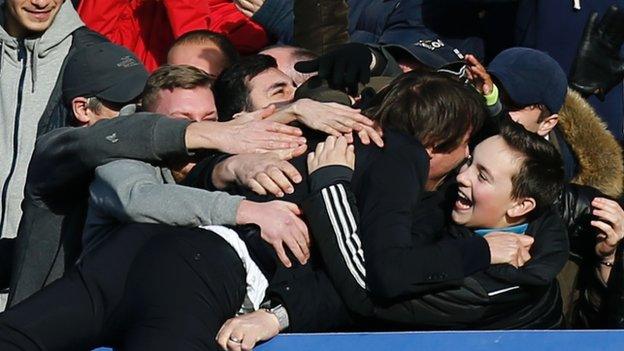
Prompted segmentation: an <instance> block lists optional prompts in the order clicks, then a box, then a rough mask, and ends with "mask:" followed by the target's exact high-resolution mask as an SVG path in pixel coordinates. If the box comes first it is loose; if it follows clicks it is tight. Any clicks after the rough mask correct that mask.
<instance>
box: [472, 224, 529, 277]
mask: <svg viewBox="0 0 624 351" xmlns="http://www.w3.org/2000/svg"><path fill="white" fill-rule="evenodd" d="M484 238H485V240H486V241H487V243H488V245H489V247H490V263H491V264H505V263H506V264H510V265H512V266H514V267H516V268H519V267H522V266H524V264H525V263H526V262H527V261H528V260H530V259H531V255H530V254H529V250H530V249H531V245H533V238H532V237H530V236H528V235H519V234H514V233H504V232H492V233H489V234H487V235H485V236H484Z"/></svg>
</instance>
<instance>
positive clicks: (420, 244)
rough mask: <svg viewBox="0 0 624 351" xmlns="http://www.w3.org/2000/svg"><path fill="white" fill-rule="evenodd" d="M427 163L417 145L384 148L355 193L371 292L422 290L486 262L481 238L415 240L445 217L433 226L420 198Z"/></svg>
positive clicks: (485, 247) (395, 294) (486, 250)
mask: <svg viewBox="0 0 624 351" xmlns="http://www.w3.org/2000/svg"><path fill="white" fill-rule="evenodd" d="M428 162H429V161H428V155H427V154H426V152H425V151H424V149H422V147H420V148H415V147H413V146H412V145H409V146H404V147H401V148H395V149H394V150H386V154H385V155H384V156H383V157H380V158H379V159H378V160H377V161H376V162H375V164H373V165H372V167H370V169H368V170H367V173H366V176H365V179H364V182H363V184H362V185H361V187H360V191H357V192H356V197H357V200H358V209H359V210H360V220H361V225H359V228H360V238H361V242H362V248H363V251H364V252H365V253H366V262H365V268H366V273H367V276H366V278H367V283H368V285H369V289H370V291H371V293H372V294H373V295H374V296H377V297H381V298H395V297H398V296H401V295H410V294H414V293H422V292H425V291H427V290H430V289H431V288H432V287H434V286H437V285H438V284H440V283H443V282H446V283H450V282H454V281H455V282H457V281H460V280H461V279H462V278H464V277H466V276H468V275H470V274H472V273H474V272H477V271H480V270H484V269H486V268H487V267H488V266H489V263H490V252H489V247H488V245H487V242H486V241H485V239H483V238H481V237H471V238H466V239H460V240H445V241H438V242H435V243H433V241H432V240H431V241H429V243H424V242H426V241H423V240H418V241H416V240H415V239H414V238H422V237H424V236H428V235H431V233H435V234H436V235H437V234H439V231H440V229H441V228H442V225H443V224H444V220H445V218H444V217H443V216H444V215H443V214H442V215H441V216H442V217H441V218H438V221H439V223H438V224H439V225H440V228H432V223H436V218H435V216H432V215H431V213H432V209H431V208H428V206H426V205H423V202H422V201H421V200H422V197H423V196H424V191H423V189H424V185H425V181H426V179H427V174H428ZM423 165H424V166H423ZM435 213H439V212H435Z"/></svg>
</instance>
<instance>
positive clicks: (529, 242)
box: [517, 235, 535, 248]
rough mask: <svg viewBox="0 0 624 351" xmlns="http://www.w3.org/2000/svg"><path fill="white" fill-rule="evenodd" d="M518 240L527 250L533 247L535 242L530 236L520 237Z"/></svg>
mask: <svg viewBox="0 0 624 351" xmlns="http://www.w3.org/2000/svg"><path fill="white" fill-rule="evenodd" d="M517 239H518V240H519V241H520V244H521V245H522V246H524V247H526V248H530V247H531V245H533V242H534V241H535V239H533V237H531V236H528V235H518V238H517Z"/></svg>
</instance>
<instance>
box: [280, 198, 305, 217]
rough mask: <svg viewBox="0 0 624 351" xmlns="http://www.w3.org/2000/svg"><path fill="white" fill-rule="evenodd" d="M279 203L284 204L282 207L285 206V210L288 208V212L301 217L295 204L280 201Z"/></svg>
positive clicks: (299, 210)
mask: <svg viewBox="0 0 624 351" xmlns="http://www.w3.org/2000/svg"><path fill="white" fill-rule="evenodd" d="M280 202H281V203H282V204H284V206H286V208H288V210H289V211H290V212H292V213H294V214H295V215H297V216H300V215H301V209H300V208H299V206H297V204H295V203H292V202H288V201H280Z"/></svg>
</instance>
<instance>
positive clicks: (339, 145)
mask: <svg viewBox="0 0 624 351" xmlns="http://www.w3.org/2000/svg"><path fill="white" fill-rule="evenodd" d="M334 165H342V166H347V167H349V168H351V169H354V168H355V153H354V152H353V145H348V144H347V139H346V138H345V137H342V136H341V137H338V138H336V137H334V136H331V135H330V136H328V137H327V139H326V140H325V142H323V143H318V144H317V145H316V150H314V152H311V153H309V154H308V173H310V174H311V173H312V172H314V171H316V170H317V169H319V168H323V167H325V166H334Z"/></svg>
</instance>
